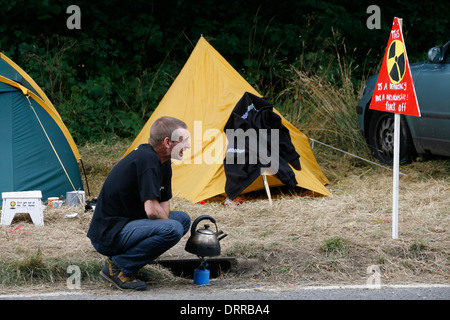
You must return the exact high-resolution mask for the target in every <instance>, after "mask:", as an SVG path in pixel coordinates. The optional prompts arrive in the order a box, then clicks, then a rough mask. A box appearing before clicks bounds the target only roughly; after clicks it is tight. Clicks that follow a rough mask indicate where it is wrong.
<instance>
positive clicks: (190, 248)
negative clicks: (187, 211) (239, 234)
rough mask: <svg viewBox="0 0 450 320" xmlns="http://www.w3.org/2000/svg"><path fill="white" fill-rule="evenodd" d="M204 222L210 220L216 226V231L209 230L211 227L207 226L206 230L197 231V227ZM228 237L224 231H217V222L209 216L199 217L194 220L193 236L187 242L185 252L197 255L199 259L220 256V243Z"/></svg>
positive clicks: (205, 226)
mask: <svg viewBox="0 0 450 320" xmlns="http://www.w3.org/2000/svg"><path fill="white" fill-rule="evenodd" d="M202 220H210V221H211V222H212V223H214V225H215V226H216V231H215V232H214V231H213V230H211V229H209V227H210V226H209V225H208V224H205V225H204V229H197V225H198V224H199V222H200V221H202ZM226 236H227V234H226V233H224V232H223V231H222V230H220V231H218V230H217V224H216V220H215V219H214V218H213V217H211V216H208V215H202V216H199V217H198V218H197V219H195V220H194V222H193V223H192V227H191V236H190V237H189V239H188V241H187V242H186V247H185V250H186V251H187V252H190V253H193V254H196V255H197V256H199V257H207V256H209V257H212V256H218V255H220V243H219V241H220V240H222V239H223V238H225V237H226Z"/></svg>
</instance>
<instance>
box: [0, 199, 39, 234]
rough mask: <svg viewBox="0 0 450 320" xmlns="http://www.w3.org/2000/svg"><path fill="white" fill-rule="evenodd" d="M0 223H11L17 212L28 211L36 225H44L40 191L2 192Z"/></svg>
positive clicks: (6, 224)
mask: <svg viewBox="0 0 450 320" xmlns="http://www.w3.org/2000/svg"><path fill="white" fill-rule="evenodd" d="M2 198H3V204H2V219H1V223H0V224H1V225H5V226H9V225H11V222H12V220H13V219H14V216H15V215H16V214H17V213H28V214H29V215H30V217H31V220H33V223H34V224H35V225H36V226H43V225H44V208H43V207H42V202H41V198H42V192H41V191H20V192H2Z"/></svg>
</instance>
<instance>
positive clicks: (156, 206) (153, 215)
mask: <svg viewBox="0 0 450 320" xmlns="http://www.w3.org/2000/svg"><path fill="white" fill-rule="evenodd" d="M144 208H145V213H146V214H147V217H148V218H149V219H169V212H170V205H169V201H165V202H161V203H159V201H158V200H157V199H151V200H147V201H145V203H144Z"/></svg>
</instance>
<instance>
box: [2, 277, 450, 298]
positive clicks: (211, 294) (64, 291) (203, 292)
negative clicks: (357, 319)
mask: <svg viewBox="0 0 450 320" xmlns="http://www.w3.org/2000/svg"><path fill="white" fill-rule="evenodd" d="M0 300H147V301H148V300H159V301H161V300H164V301H167V300H177V301H196V300H197V301H225V300H235V301H239V300H240V301H242V300H252V301H261V300H264V301H270V300H274V301H276V300H284V301H286V300H450V285H446V284H413V285H382V286H381V287H380V288H370V287H369V286H367V285H349V286H299V285H284V286H273V285H270V284H265V285H261V284H257V283H255V284H248V283H242V284H241V285H239V284H236V283H227V282H225V283H223V282H221V280H212V281H211V283H210V285H208V286H197V285H195V284H187V285H177V286H176V287H175V288H174V287H171V286H170V285H168V286H166V287H162V286H158V287H152V286H151V285H149V287H148V289H147V290H146V291H132V292H131V291H120V290H117V289H115V288H112V287H108V285H105V286H103V287H100V288H93V287H89V288H83V286H81V288H80V289H72V290H70V289H68V288H60V289H58V290H54V291H48V290H46V291H45V292H38V291H35V292H33V291H31V292H21V293H14V292H13V293H7V294H0Z"/></svg>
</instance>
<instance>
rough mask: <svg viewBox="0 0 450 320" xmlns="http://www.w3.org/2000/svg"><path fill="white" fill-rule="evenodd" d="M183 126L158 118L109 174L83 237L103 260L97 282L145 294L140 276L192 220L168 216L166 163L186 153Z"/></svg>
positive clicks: (186, 135)
mask: <svg viewBox="0 0 450 320" xmlns="http://www.w3.org/2000/svg"><path fill="white" fill-rule="evenodd" d="M188 138H189V132H188V130H187V126H186V124H185V123H184V122H183V121H181V120H178V119H175V118H171V117H162V118H159V119H157V120H156V121H155V122H154V124H153V126H152V127H151V129H150V138H149V143H148V144H141V145H140V146H139V147H138V148H136V149H135V150H133V151H132V152H130V153H129V154H128V155H127V156H126V157H125V158H123V159H122V160H120V161H119V162H118V163H117V165H116V166H115V167H114V168H113V169H112V170H111V172H110V174H109V176H108V177H107V178H106V180H105V183H104V184H103V187H102V189H101V191H100V194H99V196H98V200H97V203H96V207H95V212H94V215H93V217H92V221H91V225H90V227H89V230H88V233H87V236H88V237H89V239H90V240H91V243H92V245H93V246H94V248H95V249H96V250H97V251H98V252H99V253H101V254H102V255H105V256H107V257H108V259H107V261H106V262H105V264H104V266H103V268H102V270H101V271H100V276H101V277H103V278H104V279H105V280H107V281H109V282H111V283H112V284H114V285H115V286H116V287H118V288H120V289H132V290H145V289H146V288H147V286H146V283H145V281H146V280H148V279H146V278H148V276H147V275H145V274H142V273H140V272H139V270H140V269H141V268H142V267H144V266H145V265H147V264H148V263H150V262H152V261H153V260H154V259H156V258H157V257H158V256H160V255H161V254H162V253H164V252H165V251H167V250H168V249H170V248H171V247H173V246H174V245H175V244H177V243H178V241H179V240H180V239H181V237H182V236H184V235H185V234H186V233H187V231H188V230H189V227H190V224H191V219H190V217H189V216H188V215H187V214H186V213H185V212H182V211H170V205H169V199H170V198H171V197H172V189H171V178H172V167H171V161H170V159H171V158H176V159H179V160H181V159H182V157H183V151H184V150H185V149H186V148H189V147H190V145H189V142H188Z"/></svg>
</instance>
